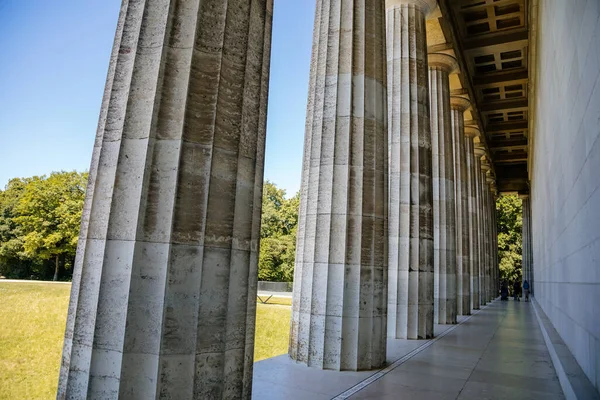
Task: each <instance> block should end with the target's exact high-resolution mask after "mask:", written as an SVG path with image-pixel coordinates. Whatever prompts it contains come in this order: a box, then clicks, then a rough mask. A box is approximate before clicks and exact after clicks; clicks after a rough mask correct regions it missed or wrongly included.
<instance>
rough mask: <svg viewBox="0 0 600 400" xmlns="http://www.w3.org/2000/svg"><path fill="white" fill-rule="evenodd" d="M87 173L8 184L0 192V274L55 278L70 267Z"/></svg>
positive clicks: (20, 180) (64, 173)
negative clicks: (61, 268)
mask: <svg viewBox="0 0 600 400" xmlns="http://www.w3.org/2000/svg"><path fill="white" fill-rule="evenodd" d="M86 183H87V173H78V172H54V173H52V174H51V175H50V176H48V177H46V176H41V177H40V176H34V177H32V178H24V179H21V178H16V179H12V180H11V181H10V182H9V183H8V185H7V186H6V189H5V190H4V191H0V273H2V274H4V275H6V276H8V277H14V278H29V277H30V276H31V275H33V276H34V277H37V278H42V279H48V278H49V277H50V276H53V277H54V279H55V280H56V279H57V278H58V271H59V265H60V264H61V260H62V266H63V268H69V267H70V266H72V264H73V260H74V257H75V250H76V248H77V239H78V236H79V225H80V221H81V212H82V210H83V200H84V196H85V187H86Z"/></svg>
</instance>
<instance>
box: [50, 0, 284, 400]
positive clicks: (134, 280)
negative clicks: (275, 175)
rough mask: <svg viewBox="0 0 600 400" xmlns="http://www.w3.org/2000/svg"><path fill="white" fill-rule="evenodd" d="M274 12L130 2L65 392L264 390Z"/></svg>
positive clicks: (75, 296) (261, 6) (140, 395)
mask: <svg viewBox="0 0 600 400" xmlns="http://www.w3.org/2000/svg"><path fill="white" fill-rule="evenodd" d="M271 20H272V1H271V0H237V1H230V2H222V3H220V2H200V1H198V0H196V1H193V0H192V1H188V2H185V3H184V4H179V5H178V6H174V5H172V4H171V2H169V1H163V0H137V1H124V2H123V5H122V7H121V14H120V17H119V22H118V25H117V34H116V36H115V44H114V49H113V53H112V57H111V63H110V67H109V74H108V78H107V83H106V90H105V97H104V101H103V103H102V109H101V113H100V122H99V125H98V134H97V137H96V143H95V148H94V152H93V159H92V165H91V168H90V184H89V186H88V194H87V199H86V204H85V207H84V216H83V218H82V219H83V222H82V230H81V237H80V241H79V246H78V255H77V260H76V267H75V271H74V282H73V289H72V296H71V303H70V306H69V318H68V323H67V328H66V332H65V344H64V350H63V361H62V365H61V374H60V382H59V387H58V394H57V398H59V399H65V398H66V399H83V398H111V399H116V398H128V399H150V398H159V397H161V398H211V399H221V398H223V399H224V398H245V399H249V398H250V397H251V389H252V368H253V353H254V323H255V315H256V301H255V298H256V278H257V263H258V241H259V235H260V211H261V198H262V179H263V178H262V177H263V155H264V140H265V127H266V107H267V94H268V82H269V59H270V44H271Z"/></svg>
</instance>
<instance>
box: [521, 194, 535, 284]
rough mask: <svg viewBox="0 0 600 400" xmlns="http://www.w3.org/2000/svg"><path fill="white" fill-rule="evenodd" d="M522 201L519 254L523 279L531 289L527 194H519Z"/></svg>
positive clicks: (528, 203)
mask: <svg viewBox="0 0 600 400" xmlns="http://www.w3.org/2000/svg"><path fill="white" fill-rule="evenodd" d="M520 197H521V199H522V202H523V205H522V208H523V211H522V213H523V214H522V215H523V230H522V234H521V236H522V241H523V242H522V246H521V254H522V261H521V265H522V267H521V268H522V270H521V273H522V276H523V280H525V279H526V280H527V281H528V282H529V288H530V290H531V287H532V283H531V282H532V273H531V257H530V254H531V253H530V247H531V236H530V226H531V225H530V209H531V208H530V204H531V203H530V200H529V195H521V196H520Z"/></svg>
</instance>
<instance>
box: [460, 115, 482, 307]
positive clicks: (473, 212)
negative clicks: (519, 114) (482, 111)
mask: <svg viewBox="0 0 600 400" xmlns="http://www.w3.org/2000/svg"><path fill="white" fill-rule="evenodd" d="M464 130H465V139H464V140H465V153H466V159H467V194H468V207H469V209H468V214H469V240H468V243H469V265H470V269H469V271H470V283H471V285H470V286H471V287H470V296H471V309H474V310H478V309H479V257H478V255H479V249H478V240H477V235H478V231H477V193H476V192H477V183H476V170H475V153H474V145H473V138H475V137H478V136H479V135H480V134H481V133H480V132H479V129H478V128H476V127H473V126H465V127H464Z"/></svg>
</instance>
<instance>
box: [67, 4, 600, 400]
mask: <svg viewBox="0 0 600 400" xmlns="http://www.w3.org/2000/svg"><path fill="white" fill-rule="evenodd" d="M281 1H282V2H284V1H289V0H281ZM298 1H308V0H298ZM599 4H600V3H599V2H598V0H573V1H571V0H569V1H568V2H567V1H562V0H554V1H550V0H548V1H545V0H316V12H315V19H314V30H313V39H312V44H313V46H312V57H311V62H310V79H309V83H308V86H309V89H308V101H307V104H308V106H307V113H306V130H305V140H304V157H303V161H302V179H301V189H300V206H299V213H298V227H297V242H296V256H295V264H294V292H293V300H292V308H291V323H290V341H289V350H288V354H287V355H285V356H281V357H276V358H274V359H270V360H266V361H262V362H259V363H257V364H256V365H254V339H255V326H256V323H255V322H256V294H257V277H258V268H259V251H260V241H261V232H260V231H261V218H262V216H261V204H262V203H261V200H262V195H263V180H264V161H265V140H266V136H267V135H266V125H267V108H268V107H267V104H268V102H267V100H268V94H269V81H270V80H269V76H270V65H271V41H272V33H273V30H272V29H273V26H274V24H273V15H274V14H273V12H274V1H273V0H228V1H221V0H206V1H204V0H202V1H199V0H187V1H184V0H179V1H174V0H173V1H171V0H160V1H159V0H124V1H123V3H122V8H121V14H120V17H119V22H118V24H117V32H116V35H115V41H114V48H113V52H112V56H111V61H110V66H109V73H108V76H107V83H106V89H105V94H104V99H103V102H102V108H101V112H100V120H99V124H98V131H97V136H96V141H95V145H94V151H93V154H92V163H91V167H90V173H89V183H88V188H87V193H86V200H85V204H84V209H83V215H82V224H81V230H80V238H79V244H78V248H77V257H76V261H75V265H74V268H73V285H72V293H71V300H70V304H69V314H68V318H67V326H66V331H65V340H64V347H63V359H62V363H61V370H60V378H59V385H58V394H57V398H58V399H61V400H62V399H84V398H90V399H100V398H102V399H140V400H142V399H181V400H186V399H194V400H195V399H202V400H203V399H216V400H218V399H246V400H248V399H250V398H252V397H254V398H256V399H267V398H272V399H291V398H298V399H301V398H302V399H305V398H313V399H318V398H334V397H335V398H338V399H342V398H348V397H350V396H351V395H353V396H356V397H357V398H361V397H366V396H369V395H371V396H372V397H374V398H381V397H380V396H384V395H386V396H388V397H389V398H396V397H399V398H416V399H423V398H427V396H430V397H431V398H436V399H437V398H445V397H447V398H472V399H485V398H489V399H503V398H511V399H512V398H516V399H522V398H534V399H535V398H540V399H541V398H543V399H548V398H561V396H562V395H561V393H560V388H559V387H558V383H557V378H556V375H555V374H554V372H553V370H552V365H551V364H550V362H549V358H548V357H549V356H548V354H549V353H548V352H550V355H551V356H552V362H553V365H555V367H556V371H557V372H556V373H557V374H558V376H560V377H561V379H560V382H561V387H562V388H563V390H565V393H567V392H569V393H570V392H571V391H573V392H578V391H581V390H583V391H585V393H586V395H584V396H583V397H581V398H585V399H588V398H590V399H591V398H598V388H600V313H598V312H597V309H596V308H595V307H597V304H599V303H600V274H598V270H599V269H598V259H599V253H600V250H598V249H600V245H598V243H600V229H598V226H600V207H599V205H600V190H597V189H598V187H600V179H598V174H597V171H598V170H600V157H599V156H598V155H600V140H597V138H598V137H600V125H599V124H598V121H600V114H599V112H600V45H599V44H600V6H599ZM275 10H276V7H275ZM538 18H539V19H540V20H541V21H542V22H541V23H540V24H539V25H538ZM565 18H566V19H565ZM575 26H576V27H577V29H573V27H575ZM538 56H539V59H538V58H537V57H538ZM307 64H308V63H307ZM541 66H543V68H541ZM559 78H560V79H559ZM290 79H293V78H292V77H291V78H290ZM534 138H535V140H533V139H534ZM536 149H537V150H536ZM503 193H513V194H518V195H519V196H521V197H522V198H523V199H524V208H523V210H524V211H523V221H524V235H523V240H524V241H523V249H524V250H523V263H522V265H523V272H524V275H523V276H524V277H525V278H526V279H528V280H529V282H530V283H531V292H532V294H533V295H534V299H535V301H534V302H533V303H523V302H521V303H514V302H512V301H509V302H508V303H506V302H500V301H498V300H497V297H498V295H499V288H500V268H499V265H498V243H497V241H498V232H497V229H496V228H497V221H496V212H495V199H497V197H498V196H500V195H502V194H503ZM517 288H518V284H517ZM537 305H539V308H540V312H541V310H543V311H544V312H545V313H547V319H548V320H549V321H550V322H551V324H552V326H553V327H552V328H551V329H549V330H548V332H550V333H551V334H552V335H554V334H553V333H552V332H554V331H553V330H554V329H555V330H556V335H555V337H554V336H553V339H552V340H551V341H550V340H548V335H546V334H545V335H544V339H545V343H546V344H547V345H548V346H549V350H546V348H545V347H544V345H543V342H542V341H541V339H540V327H543V325H539V327H538V325H536V324H537V322H536V318H537V317H538V315H539V314H537V313H536V314H534V311H533V309H532V307H537ZM479 310H481V311H479ZM534 315H535V316H536V317H535V318H534ZM542 331H543V332H546V331H545V330H544V329H542ZM557 338H558V339H557ZM560 340H564V343H563V342H560ZM561 343H562V344H561ZM556 346H558V347H559V348H560V351H559V350H553V348H554V347H556ZM555 354H558V358H557V357H555ZM565 357H566V358H565ZM569 357H571V358H569ZM563 359H564V360H567V361H565V362H564V363H563ZM571 359H572V360H571ZM573 360H575V361H573ZM563 364H564V367H563V366H562V365H563ZM557 365H558V366H557ZM382 368H383V369H382ZM577 369H578V370H577ZM579 376H582V377H583V378H581V379H579V378H577V382H576V383H574V384H572V385H571V384H570V383H569V382H570V381H569V379H570V378H572V377H579ZM365 379H367V382H368V383H369V384H368V385H366V384H365V385H364V387H361V390H360V391H356V393H354V392H352V393H350V392H347V390H348V389H349V388H352V387H353V386H355V385H357V384H359V383H360V382H363V381H364V380H365ZM584 381H585V382H586V383H585V385H584V386H586V385H587V386H586V387H585V388H583V386H581V385H583V384H582V383H581V382H584ZM253 383H254V388H253ZM580 384H581V385H580ZM569 385H571V386H569ZM578 385H580V386H578ZM565 387H567V388H570V389H569V391H567V390H566V389H565ZM275 388H278V389H277V390H276V389H275ZM582 388H583V389H582ZM589 388H591V389H589ZM419 391H425V392H423V393H420V392H419ZM342 393H346V394H344V395H343V396H340V394H342ZM410 393H414V395H411V394H410ZM590 393H595V394H590ZM421 395H422V396H421ZM336 396H337V397H336ZM394 396H396V397H394ZM440 396H441V397H440ZM444 396H445V397H444Z"/></svg>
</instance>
